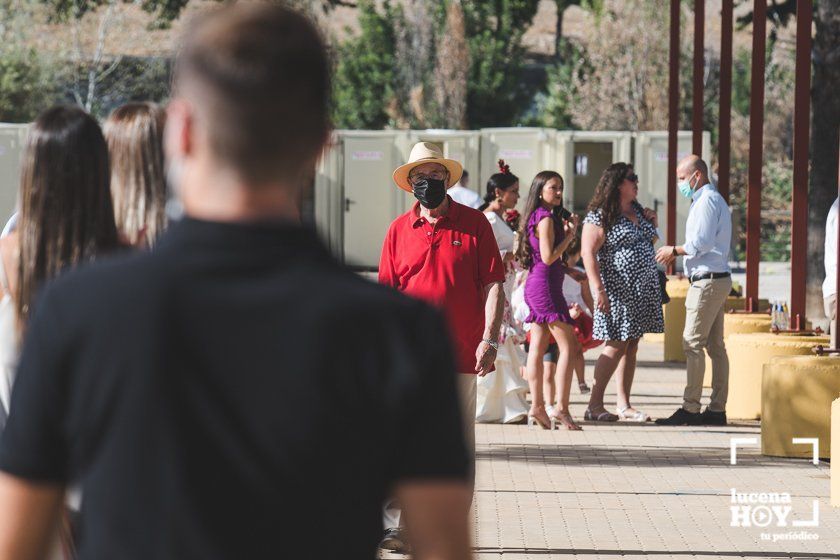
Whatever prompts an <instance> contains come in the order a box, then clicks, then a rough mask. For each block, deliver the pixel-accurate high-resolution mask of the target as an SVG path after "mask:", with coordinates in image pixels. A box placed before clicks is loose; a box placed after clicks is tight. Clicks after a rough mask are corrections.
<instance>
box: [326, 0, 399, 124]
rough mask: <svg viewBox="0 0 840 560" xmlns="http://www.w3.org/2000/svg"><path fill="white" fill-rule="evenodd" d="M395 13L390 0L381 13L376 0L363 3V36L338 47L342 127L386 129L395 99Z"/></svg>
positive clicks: (336, 89)
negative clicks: (389, 109) (390, 107)
mask: <svg viewBox="0 0 840 560" xmlns="http://www.w3.org/2000/svg"><path fill="white" fill-rule="evenodd" d="M394 17H395V14H394V12H393V8H392V7H391V4H390V2H388V1H387V0H386V2H385V3H384V6H383V12H382V13H380V12H379V11H378V10H377V8H376V5H375V3H374V1H373V0H360V1H359V26H360V28H361V30H360V32H359V34H358V35H357V36H355V37H352V38H350V39H348V40H347V41H345V42H344V43H343V44H341V45H339V46H338V48H337V52H336V55H337V61H336V65H335V75H334V79H333V120H334V122H335V125H336V126H337V127H339V128H372V129H378V128H383V127H385V126H387V125H388V124H390V122H391V117H390V115H389V113H388V107H389V104H391V103H393V100H394V85H393V84H394V79H395V72H394V28H393V19H394Z"/></svg>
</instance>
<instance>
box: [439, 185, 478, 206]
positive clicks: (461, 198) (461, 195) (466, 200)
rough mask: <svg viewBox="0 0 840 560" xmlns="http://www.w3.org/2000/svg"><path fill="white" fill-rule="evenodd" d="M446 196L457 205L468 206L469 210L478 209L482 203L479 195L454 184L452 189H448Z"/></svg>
mask: <svg viewBox="0 0 840 560" xmlns="http://www.w3.org/2000/svg"><path fill="white" fill-rule="evenodd" d="M447 194H448V195H449V196H451V197H452V200H454V201H455V202H457V203H458V204H463V205H464V206H469V207H470V208H478V207H479V206H481V205H482V204H483V203H484V199H483V198H481V195H479V194H478V193H477V192H475V191H471V190H470V189H468V188H467V187H462V186H461V185H460V184H456V185H455V186H454V187H452V188H450V189H449V190H448V191H447Z"/></svg>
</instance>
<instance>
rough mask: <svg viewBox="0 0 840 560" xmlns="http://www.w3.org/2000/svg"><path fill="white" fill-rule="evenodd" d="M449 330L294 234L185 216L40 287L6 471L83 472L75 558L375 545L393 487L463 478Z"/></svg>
mask: <svg viewBox="0 0 840 560" xmlns="http://www.w3.org/2000/svg"><path fill="white" fill-rule="evenodd" d="M447 341H448V337H447V334H446V327H445V325H444V323H443V321H442V319H441V318H440V317H439V316H438V314H437V313H436V312H435V311H432V310H431V309H430V308H428V307H426V306H425V305H424V304H421V303H419V302H417V301H414V300H411V299H409V298H407V297H405V296H403V295H400V294H398V293H397V292H396V291H393V290H391V289H388V288H384V287H381V286H378V285H376V284H374V283H371V282H368V281H366V280H363V279H361V278H358V277H356V276H355V275H353V274H352V273H350V272H349V271H347V270H345V269H344V268H343V267H342V266H340V265H339V264H337V263H336V262H335V261H333V259H332V258H331V257H330V256H329V254H328V253H327V251H326V250H325V248H324V247H323V246H322V245H321V243H320V242H319V241H318V240H317V238H316V236H315V235H314V233H312V232H310V231H308V230H306V229H303V228H300V227H295V226H288V225H286V226H284V225H278V224H272V225H267V224H261V225H242V224H220V223H210V222H201V221H196V220H184V221H182V222H180V223H177V224H175V225H173V226H172V228H171V229H170V231H169V232H168V233H167V234H166V235H165V236H164V238H163V239H162V240H161V241H160V243H159V245H158V247H157V249H156V250H155V251H153V252H152V253H147V254H142V255H133V256H128V257H121V258H118V259H115V260H111V261H107V262H101V263H98V264H96V265H93V266H90V267H87V268H83V269H80V270H77V271H74V272H71V273H68V274H66V275H64V276H63V277H62V278H61V279H59V280H58V281H56V282H55V283H54V284H53V285H52V286H50V287H48V288H47V289H46V290H45V293H44V295H43V297H42V298H41V300H40V302H39V304H38V305H37V309H36V312H35V314H34V316H33V318H32V321H31V323H30V325H29V328H28V330H27V333H26V342H25V346H24V350H23V355H22V358H21V364H20V370H19V373H18V378H17V381H16V387H15V390H14V394H13V397H12V405H11V416H10V417H9V421H8V425H7V427H6V429H5V432H4V433H3V436H2V443H0V469H2V470H3V471H5V472H7V473H9V474H12V475H14V476H17V477H21V478H24V479H27V480H31V481H45V482H56V483H61V484H71V483H77V484H79V485H80V487H81V489H82V492H83V506H82V523H81V533H80V554H79V556H80V558H81V559H83V560H84V559H108V560H111V559H120V560H131V559H143V560H149V559H152V558H154V559H157V560H162V559H178V560H184V559H192V558H195V559H201V560H211V559H222V558H224V559H256V558H310V557H311V558H314V557H323V558H373V557H374V554H375V549H376V544H377V540H378V539H379V537H380V536H381V517H380V507H381V505H382V502H383V501H384V499H385V498H386V496H387V495H388V492H389V490H390V489H391V487H392V485H393V484H394V483H397V482H399V481H405V480H411V479H429V478H431V479H438V478H442V479H452V478H455V479H465V477H466V473H467V470H468V460H467V455H466V452H465V448H464V442H463V436H462V433H461V423H460V419H459V412H458V404H457V394H456V386H455V369H454V365H453V364H454V363H453V357H452V351H451V349H450V346H449V343H448V342H447Z"/></svg>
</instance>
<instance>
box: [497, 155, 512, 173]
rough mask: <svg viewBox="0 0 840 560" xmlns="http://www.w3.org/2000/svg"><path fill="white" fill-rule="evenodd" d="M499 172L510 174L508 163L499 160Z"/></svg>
mask: <svg viewBox="0 0 840 560" xmlns="http://www.w3.org/2000/svg"><path fill="white" fill-rule="evenodd" d="M499 173H502V174H503V175H510V165H508V164H506V163H505V160H503V159H500V160H499Z"/></svg>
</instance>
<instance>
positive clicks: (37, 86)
mask: <svg viewBox="0 0 840 560" xmlns="http://www.w3.org/2000/svg"><path fill="white" fill-rule="evenodd" d="M51 74H52V68H51V66H50V65H48V64H47V62H46V61H45V60H43V59H42V58H41V57H40V56H38V54H37V53H36V52H35V51H34V50H31V49H22V48H18V47H14V46H4V47H2V48H0V122H29V121H31V120H32V119H34V118H35V116H36V115H37V114H38V112H39V111H41V110H42V109H43V108H44V107H45V106H46V105H49V104H50V103H51V102H53V101H54V100H55V98H56V96H57V91H56V87H55V84H54V83H50V79H49V78H50V76H51Z"/></svg>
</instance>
